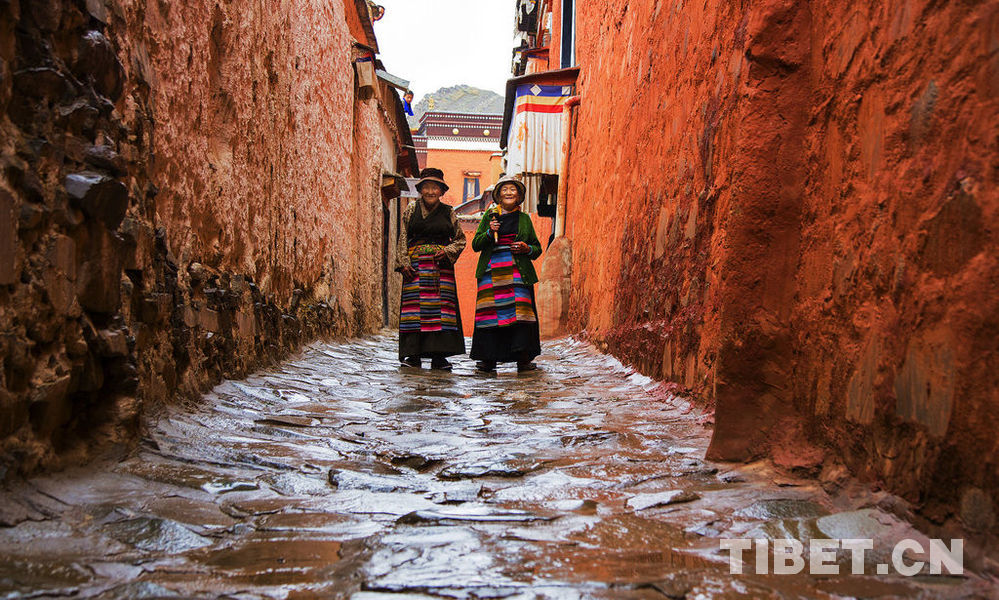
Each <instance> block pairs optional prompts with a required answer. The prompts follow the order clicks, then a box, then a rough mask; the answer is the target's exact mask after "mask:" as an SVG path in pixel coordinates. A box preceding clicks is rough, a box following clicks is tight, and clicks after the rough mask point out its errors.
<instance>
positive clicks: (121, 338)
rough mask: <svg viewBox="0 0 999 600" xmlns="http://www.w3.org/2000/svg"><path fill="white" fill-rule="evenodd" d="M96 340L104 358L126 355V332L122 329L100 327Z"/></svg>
mask: <svg viewBox="0 0 999 600" xmlns="http://www.w3.org/2000/svg"><path fill="white" fill-rule="evenodd" d="M97 341H98V343H97V347H98V350H99V352H100V355H101V356H102V357H104V358H118V357H122V356H128V332H127V331H125V330H123V329H102V330H100V331H98V332H97Z"/></svg>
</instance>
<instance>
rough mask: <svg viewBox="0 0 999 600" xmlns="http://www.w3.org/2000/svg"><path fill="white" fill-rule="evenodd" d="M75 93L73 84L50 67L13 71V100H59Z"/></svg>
mask: <svg viewBox="0 0 999 600" xmlns="http://www.w3.org/2000/svg"><path fill="white" fill-rule="evenodd" d="M74 93H75V86H74V85H73V84H72V82H71V81H70V80H69V79H68V78H67V77H66V76H65V75H63V74H62V73H60V72H59V71H57V70H56V69H52V68H50V67H36V68H32V69H22V70H20V71H17V72H16V73H14V100H15V101H22V102H23V101H34V100H46V101H49V102H59V101H61V100H63V99H64V98H67V97H69V96H71V95H73V94H74Z"/></svg>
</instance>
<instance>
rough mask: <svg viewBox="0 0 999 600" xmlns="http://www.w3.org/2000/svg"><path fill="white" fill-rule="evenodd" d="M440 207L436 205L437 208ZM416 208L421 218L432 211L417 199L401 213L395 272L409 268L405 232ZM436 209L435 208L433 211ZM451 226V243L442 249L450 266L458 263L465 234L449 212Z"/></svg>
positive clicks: (463, 247)
mask: <svg viewBox="0 0 999 600" xmlns="http://www.w3.org/2000/svg"><path fill="white" fill-rule="evenodd" d="M439 206H440V205H438V207H439ZM417 207H419V209H420V210H421V211H422V212H423V216H424V217H427V216H429V215H430V214H431V213H432V212H433V211H432V210H428V209H427V207H426V205H425V204H424V203H423V200H422V199H418V200H417V201H416V202H411V203H410V204H409V206H407V207H406V209H405V210H404V211H403V213H402V219H401V221H402V222H401V223H400V225H399V239H398V240H397V242H396V253H395V257H396V260H395V263H396V264H395V270H396V271H401V270H402V269H404V268H405V267H408V266H411V263H410V260H409V232H408V231H407V229H408V227H409V221H410V219H411V218H412V217H413V213H414V212H415V211H416V209H417ZM436 209H437V207H435V210H436ZM451 226H452V228H453V230H452V235H451V243H449V244H448V245H447V246H445V247H444V252H445V253H446V254H447V258H448V260H449V261H450V262H451V264H454V263H456V262H458V256H460V255H461V252H462V251H463V250H464V249H465V232H464V231H463V230H462V229H461V224H460V223H458V217H457V215H455V214H454V211H453V210H452V211H451Z"/></svg>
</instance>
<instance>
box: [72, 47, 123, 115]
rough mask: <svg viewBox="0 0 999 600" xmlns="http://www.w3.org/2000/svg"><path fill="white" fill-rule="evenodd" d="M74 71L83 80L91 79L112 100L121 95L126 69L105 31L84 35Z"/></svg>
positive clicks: (98, 90)
mask: <svg viewBox="0 0 999 600" xmlns="http://www.w3.org/2000/svg"><path fill="white" fill-rule="evenodd" d="M73 72H74V73H75V74H76V76H77V77H78V78H79V79H80V80H81V81H91V82H92V83H93V85H94V89H95V90H96V91H97V92H98V93H100V94H101V95H103V96H107V97H108V98H110V99H111V100H112V101H114V102H117V101H118V99H119V98H120V97H121V92H122V83H123V80H124V77H125V70H124V68H122V66H121V62H120V61H119V60H118V54H117V53H116V52H115V50H114V47H113V46H112V45H111V42H110V41H109V40H108V39H107V38H106V37H104V34H103V33H101V32H99V31H93V30H91V31H88V32H87V33H86V34H85V35H84V36H83V38H82V39H81V40H80V48H79V57H78V58H77V61H76V64H75V65H74V66H73Z"/></svg>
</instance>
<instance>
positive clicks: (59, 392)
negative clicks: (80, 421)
mask: <svg viewBox="0 0 999 600" xmlns="http://www.w3.org/2000/svg"><path fill="white" fill-rule="evenodd" d="M71 380H72V377H71V376H70V375H68V374H66V375H62V376H60V377H57V378H55V379H52V380H49V381H46V382H44V383H42V384H40V385H37V386H36V387H35V389H34V391H33V392H32V394H31V404H30V407H29V409H28V410H29V412H30V414H31V424H32V426H33V427H34V429H35V432H36V433H37V434H38V435H39V436H41V437H49V436H50V435H52V433H53V432H55V431H56V430H57V429H58V428H60V427H62V426H63V425H65V424H66V422H67V421H69V418H70V414H71V411H70V408H71V407H70V403H69V397H68V396H69V389H70V383H71Z"/></svg>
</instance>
